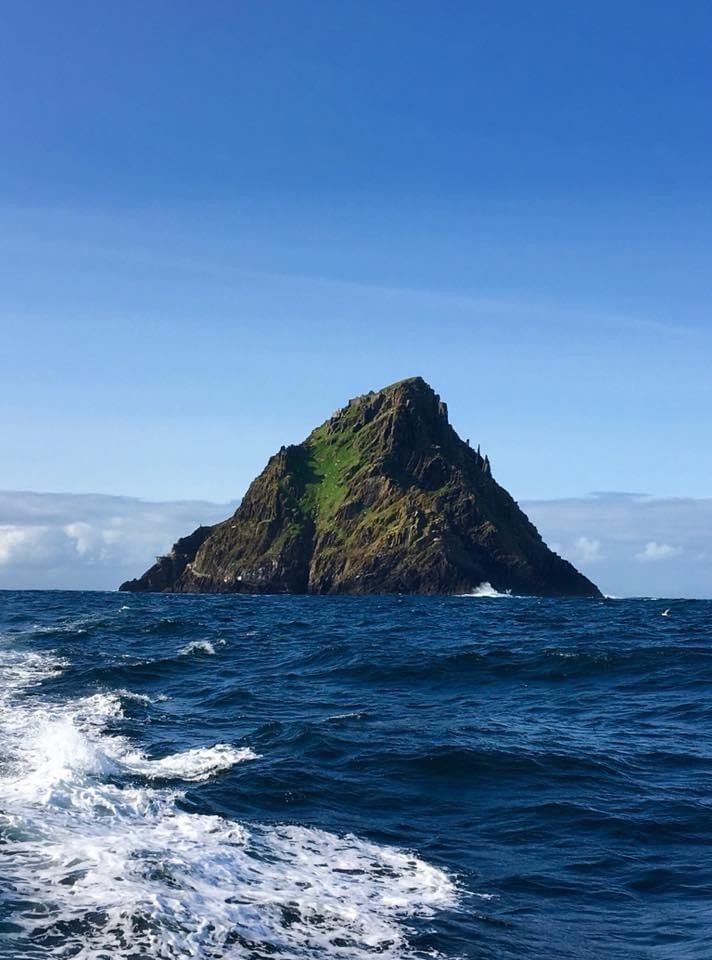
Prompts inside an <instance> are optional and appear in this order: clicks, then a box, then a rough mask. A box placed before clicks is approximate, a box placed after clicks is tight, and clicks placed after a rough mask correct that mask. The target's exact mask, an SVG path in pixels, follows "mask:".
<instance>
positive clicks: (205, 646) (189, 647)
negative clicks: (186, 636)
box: [178, 640, 225, 657]
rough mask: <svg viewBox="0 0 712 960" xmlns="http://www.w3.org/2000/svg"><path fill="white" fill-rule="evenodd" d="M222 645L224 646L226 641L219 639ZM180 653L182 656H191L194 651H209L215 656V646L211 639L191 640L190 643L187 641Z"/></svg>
mask: <svg viewBox="0 0 712 960" xmlns="http://www.w3.org/2000/svg"><path fill="white" fill-rule="evenodd" d="M217 642H218V644H219V645H220V646H222V645H223V644H224V643H225V641H224V640H218V641H217ZM178 653H179V654H180V655H181V656H182V657H187V656H190V655H191V654H193V653H207V654H208V656H210V657H214V656H215V646H214V645H213V644H212V643H211V642H210V640H191V641H190V643H186V645H185V646H184V647H181V648H180V650H179V651H178Z"/></svg>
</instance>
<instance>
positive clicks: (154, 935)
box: [0, 636, 457, 960]
mask: <svg viewBox="0 0 712 960" xmlns="http://www.w3.org/2000/svg"><path fill="white" fill-rule="evenodd" d="M13 639H14V638H12V637H10V636H6V637H5V638H3V639H2V640H0V669H1V670H2V676H3V689H2V692H1V693H0V734H1V736H2V743H3V748H2V749H3V754H2V762H1V764H0V790H1V793H2V800H1V802H0V832H1V833H2V838H3V840H4V843H5V846H4V849H3V873H4V875H5V881H4V884H3V887H4V892H3V893H2V895H1V896H2V899H3V901H4V903H3V907H4V912H5V916H6V917H7V919H8V921H9V923H8V926H7V927H6V929H9V930H10V933H9V936H7V949H8V950H9V951H10V954H11V955H18V954H22V955H24V956H32V955H36V956H40V955H41V956H53V957H61V958H64V957H73V958H74V957H76V958H80V960H103V958H105V957H107V956H111V957H116V958H122V960H129V958H134V957H136V956H138V955H150V956H152V957H154V958H158V960H175V958H178V957H184V956H192V957H198V958H210V960H216V958H221V957H228V956H230V957H233V956H234V957H240V956H254V955H257V954H259V955H262V954H263V952H264V953H265V954H266V953H270V954H272V953H274V954H276V955H285V956H289V957H307V956H308V957H311V958H319V957H342V958H349V960H351V958H352V960H359V958H361V957H366V956H371V955H372V954H373V953H378V954H379V955H380V956H382V957H386V958H388V957H391V958H394V960H395V958H396V957H397V958H407V957H411V956H415V954H414V953H413V952H412V950H411V948H410V947H409V943H408V921H409V920H411V919H414V918H415V917H427V916H431V915H433V914H434V912H435V911H436V910H438V909H445V908H449V907H453V906H455V905H456V903H457V890H456V887H455V884H454V883H453V881H452V880H451V879H450V878H449V877H448V876H447V875H446V874H445V873H444V872H443V871H441V870H439V869H437V868H435V867H433V866H431V865H430V864H428V863H426V862H424V861H423V860H421V859H419V858H418V857H416V856H413V855H411V854H410V853H408V852H405V851H402V850H398V849H394V848H390V847H387V846H381V845H377V844H373V843H369V842H366V841H364V840H362V839H359V838H357V837H355V836H352V835H346V836H338V835H336V834H333V833H329V832H326V831H324V830H319V829H314V828H309V827H304V826H299V825H294V824H283V825H273V824H272V825H260V824H250V825H245V824H242V823H237V822H235V821H231V820H227V819H224V818H221V817H218V816H213V815H208V814H200V813H195V812H191V811H188V810H187V809H185V808H184V807H183V806H182V804H181V802H182V799H183V797H184V791H183V789H182V788H181V784H182V783H183V782H189V783H190V782H200V781H204V780H207V779H209V778H211V777H214V776H217V775H219V774H220V773H221V772H224V771H226V770H228V769H229V768H231V767H233V766H234V765H235V764H238V763H245V762H254V761H256V760H258V759H259V758H258V755H257V754H256V753H254V752H253V751H252V750H251V749H250V748H249V747H239V748H238V747H234V746H232V745H230V744H224V743H218V744H214V745H212V746H206V747H198V748H193V749H190V750H186V751H183V752H180V753H175V754H171V755H169V756H165V757H162V758H160V759H152V758H150V757H148V756H146V755H145V754H144V753H142V752H141V751H140V750H139V749H137V748H136V747H135V745H134V744H132V743H131V741H130V740H129V739H127V738H126V737H123V736H120V735H117V734H115V733H113V732H112V730H111V728H112V725H113V726H115V725H116V724H117V722H118V721H120V720H121V718H122V717H123V706H122V704H123V702H124V701H130V700H131V699H135V697H136V694H133V693H132V692H131V691H127V690H116V691H103V692H99V693H95V694H93V695H91V696H86V697H82V698H79V699H73V700H70V701H65V702H57V701H54V700H51V699H49V698H47V697H46V696H45V695H44V693H43V686H42V685H43V681H46V680H48V679H50V678H54V677H57V676H58V675H60V674H61V672H62V671H63V669H64V668H65V667H66V665H67V664H66V661H63V660H61V659H60V658H58V657H56V656H53V655H51V654H42V653H37V652H34V651H31V650H28V649H24V648H23V644H22V643H20V644H19V645H18V644H15V645H14V646H13V645H12V640H13ZM146 706H147V708H150V704H146ZM159 784H160V785H159Z"/></svg>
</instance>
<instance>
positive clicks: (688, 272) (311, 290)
mask: <svg viewBox="0 0 712 960" xmlns="http://www.w3.org/2000/svg"><path fill="white" fill-rule="evenodd" d="M711 35H712V6H711V5H710V4H709V3H708V2H707V0H686V3H685V4H683V5H674V4H671V3H670V2H665V3H661V2H656V0H645V2H635V0H626V2H625V3H623V4H621V3H620V2H617V3H611V2H606V0H604V2H598V3H595V4H593V3H590V4H571V3H570V2H552V0H542V2H540V3H537V4H532V3H530V2H507V0H500V2H496V3H495V2H491V3H490V2H487V3H484V2H477V0H468V2H459V0H445V2H437V3H436V2H434V0H430V2H420V0H409V2H395V0H379V2H378V3H376V2H370V0H359V2H351V0H338V2H333V0H329V2H313V0H300V2H299V3H293V2H291V0H283V2H280V0H266V2H265V0H249V2H239V0H231V2H218V0H206V2H204V3H202V4H200V5H198V4H195V3H192V2H183V0H170V2H168V0H165V2H164V0H153V2H152V3H151V4H145V3H138V2H135V0H124V2H122V3H121V4H96V3H93V2H79V0H65V2H64V3H62V4H49V3H46V2H38V0H23V2H16V0H9V2H6V3H4V4H2V8H1V9H0V84H1V86H2V89H3V91H4V96H3V97H2V98H0V148H1V149H0V227H1V228H2V229H0V336H1V337H2V339H1V341H0V342H1V343H2V360H3V366H2V377H0V410H2V412H3V413H4V416H3V432H2V433H3V435H2V446H1V448H0V449H2V471H1V473H0V490H4V491H6V492H7V497H6V499H5V501H4V505H3V513H2V515H1V516H0V586H3V585H16V584H18V583H21V585H25V586H28V585H29V586H32V585H38V586H42V585H47V582H50V581H51V582H54V583H57V584H58V585H68V583H69V581H71V585H75V586H81V585H82V584H84V585H87V586H88V585H96V584H97V583H99V582H101V584H102V585H107V584H108V582H109V581H108V578H109V576H112V577H113V576H114V575H115V574H116V572H117V571H118V569H119V567H121V568H122V569H123V567H125V566H130V565H131V564H133V563H134V562H135V561H138V560H139V559H140V558H141V557H143V556H144V555H145V554H146V553H147V551H148V550H149V547H150V550H151V551H158V550H160V549H165V548H167V547H168V546H169V545H170V542H171V540H172V539H175V536H178V535H179V534H181V533H184V532H186V529H185V527H182V526H181V525H180V524H182V523H184V522H187V521H188V520H190V522H189V523H188V527H189V526H190V524H191V523H192V522H193V520H192V519H191V518H192V517H194V518H195V519H197V521H198V522H200V521H201V520H202V519H203V518H204V517H212V518H214V519H217V518H218V517H219V516H220V515H224V510H225V505H226V504H234V502H235V501H236V500H237V499H239V497H240V496H241V495H242V494H243V493H244V491H245V489H246V487H247V485H248V484H249V482H250V480H251V479H252V478H253V477H254V476H255V474H256V473H258V472H259V470H260V469H261V468H262V466H263V465H264V463H265V462H266V460H267V458H268V457H269V455H270V454H271V453H273V452H274V451H275V450H276V449H277V448H278V447H279V446H280V445H281V444H283V443H290V442H298V441H300V440H301V439H303V438H304V437H305V436H306V434H307V433H309V431H310V430H311V429H312V427H313V426H315V425H316V424H318V423H319V422H321V421H322V420H323V419H325V418H326V417H327V416H328V415H329V414H330V413H331V412H332V410H334V409H335V408H337V407H339V406H341V405H343V403H344V402H345V401H346V400H347V399H348V398H349V397H352V396H355V395H358V394H360V393H363V392H366V391H367V390H370V389H374V388H378V387H380V386H383V385H385V384H387V383H390V382H392V381H394V380H397V379H400V378H402V377H405V376H411V375H416V374H419V375H421V376H423V377H425V379H426V380H428V381H429V382H430V383H431V384H432V386H433V387H434V388H435V389H436V390H437V391H438V392H439V393H440V394H441V396H442V397H443V398H444V399H445V400H446V401H447V403H448V406H449V410H450V417H451V421H452V422H453V425H454V426H455V428H456V429H457V430H458V431H459V432H460V434H461V435H462V436H465V437H469V438H471V440H472V442H473V443H480V444H481V446H482V449H483V450H484V451H486V452H487V453H488V454H489V456H490V458H491V461H492V464H493V471H494V474H495V477H496V478H497V480H498V481H499V482H500V483H502V484H503V485H504V486H505V487H507V489H509V490H510V492H511V493H512V494H513V495H514V496H515V498H516V499H517V500H519V501H521V502H525V503H527V504H544V505H545V506H543V507H541V516H540V518H539V519H537V520H536V522H538V523H539V525H540V526H541V528H542V532H543V533H544V534H545V536H546V537H547V538H548V539H549V540H550V541H551V542H553V543H556V544H557V545H559V546H560V547H561V549H562V551H563V552H564V553H565V554H566V555H567V556H569V557H570V559H572V560H573V561H574V562H576V563H577V564H578V565H579V566H581V567H582V569H584V565H585V564H588V565H593V566H594V567H595V570H596V571H597V572H598V575H599V579H601V574H602V579H603V580H605V582H606V587H607V589H608V590H609V591H610V592H612V593H618V592H620V593H624V592H646V590H649V591H651V592H653V591H657V590H658V589H659V587H658V584H659V582H660V583H662V582H664V578H665V577H667V580H666V581H665V582H668V583H674V584H676V589H677V590H678V591H679V592H681V593H687V595H698V594H701V593H702V592H704V591H705V586H704V583H705V582H708V583H709V584H710V586H709V588H708V589H707V593H710V592H712V577H708V574H707V573H704V576H703V572H704V571H705V570H707V571H708V570H709V568H708V567H705V561H704V559H700V557H701V555H704V554H706V553H707V552H708V550H712V546H711V545H710V544H711V542H712V527H711V526H710V522H709V521H708V520H706V519H704V518H706V517H707V516H708V514H707V512H706V511H707V510H708V509H709V507H708V502H709V500H710V498H712V444H710V443H709V436H710V427H709V423H710V413H711V412H712V378H711V377H710V375H709V369H710V360H711V359H712V321H711V320H710V316H709V305H710V302H712V270H710V268H709V258H710V249H711V241H712V186H711V183H710V178H709V169H712V156H711V154H712V110H711V109H710V103H711V102H712V97H711V94H712V89H711V87H712V60H711V59H710V57H709V38H710V36H711ZM595 491H604V492H605V491H608V492H610V491H615V492H616V494H615V497H617V498H618V499H617V500H616V501H615V502H616V504H617V508H616V509H617V510H618V509H619V510H620V511H621V512H620V513H617V514H616V519H615V520H614V521H610V510H609V509H608V507H609V506H610V500H611V498H612V497H613V496H614V494H611V493H606V494H605V496H603V495H601V494H600V493H599V494H598V495H596V496H591V493H592V492H595ZM31 494H47V495H48V497H49V499H48V500H46V501H45V502H44V503H43V506H42V509H41V510H39V507H37V510H39V513H40V514H42V516H44V514H43V513H42V511H45V512H46V511H47V510H49V514H50V516H52V517H55V521H56V522H55V521H52V522H49V521H47V522H46V523H45V522H44V521H42V522H41V523H40V522H35V523H31V522H30V521H29V520H28V514H27V510H26V507H27V501H26V500H23V499H22V497H21V496H20V495H27V497H30V495H31ZM49 495H51V496H49ZM60 495H61V496H60ZM97 495H103V496H105V497H110V498H113V499H112V500H111V501H110V503H111V508H110V507H109V501H105V500H102V499H101V496H100V497H99V499H98V500H97ZM62 497H64V499H62ZM606 498H608V499H606ZM30 499H31V497H30ZM60 501H61V502H62V504H63V506H62V508H61V510H59V508H58V506H57V504H58V503H59V502H60ZM97 503H103V504H104V506H105V507H106V510H107V511H108V514H107V515H110V516H111V517H114V518H116V517H123V518H124V519H125V521H126V525H127V530H134V527H133V526H132V525H131V524H132V522H133V521H131V522H129V520H128V519H127V517H129V516H131V517H133V516H134V513H132V511H133V510H134V507H135V506H136V504H144V505H148V506H147V507H146V509H147V510H148V511H149V514H150V516H151V517H153V518H154V520H155V525H154V524H153V521H150V522H149V521H146V520H145V518H144V521H142V522H143V523H144V529H148V528H150V529H151V531H152V533H151V535H150V536H148V534H147V537H148V539H150V540H151V543H150V544H149V543H148V542H147V539H144V541H141V537H140V535H139V533H140V532H139V531H138V530H136V531H135V532H134V533H133V534H130V533H127V534H126V537H125V538H124V539H123V540H122V539H121V538H118V540H117V539H116V538H115V540H114V541H113V542H114V543H117V542H121V543H123V544H124V546H123V547H122V551H123V552H121V553H120V556H119V554H116V555H113V554H111V556H109V554H107V553H106V551H105V553H104V554H102V556H104V558H105V559H104V560H103V561H101V562H100V561H99V560H98V559H97V557H96V556H95V555H94V554H93V553H92V552H91V550H89V549H88V548H87V549H86V550H85V551H84V553H83V554H82V553H81V552H77V550H78V548H77V547H76V543H78V541H77V540H76V538H73V537H72V536H71V535H70V534H67V533H66V531H65V529H64V528H65V527H71V526H72V525H73V524H77V523H79V524H82V523H85V524H87V525H89V526H90V527H91V528H92V529H95V528H96V529H100V530H101V531H105V530H106V529H107V528H105V526H104V525H103V524H104V520H105V519H106V516H105V513H102V510H103V509H104V508H103V507H101V508H100V507H97ZM191 503H192V504H193V506H186V504H188V505H190V504H191ZM661 503H662V504H665V505H666V506H665V510H666V511H667V514H670V511H673V514H672V515H675V516H678V517H679V521H678V525H677V526H676V525H675V523H673V522H672V521H671V520H670V519H668V520H666V525H664V530H662V529H660V526H659V524H658V522H657V520H655V519H654V517H658V516H659V512H658V513H656V512H655V510H653V509H652V507H651V504H661ZM67 504H71V505H72V509H71V510H69V507H68V506H67ZM131 504H133V506H130V505H131ZM158 504H161V505H162V507H161V510H162V511H163V513H162V514H161V518H160V519H158V518H157V511H158V506H157V505H158ZM220 504H222V505H223V506H222V507H220V506H219V505H220ZM547 504H548V506H546V505H547ZM13 505H14V509H16V514H13V512H12V508H13ZM216 505H218V506H216ZM690 505H692V506H690ZM698 508H699V509H698ZM136 509H137V510H138V512H139V513H140V512H141V509H143V508H140V509H139V508H138V507H136ZM539 509H540V508H538V507H532V509H531V514H532V518H533V519H536V517H537V516H539ZM37 510H36V511H35V514H33V516H35V517H37V516H38V513H37ZM57 510H59V513H57ZM66 510H69V514H66V515H65V513H62V511H66ZM221 510H222V511H223V513H221V512H220V511H221ZM674 510H678V511H679V513H678V514H674ZM690 510H692V512H693V514H694V515H695V516H697V517H698V521H699V522H697V525H695V523H692V524H691V525H690V523H689V522H688V521H689V516H690V515H691V514H690ZM72 511H73V512H72ZM82 511H84V512H82ZM97 511H98V512H97ZM216 511H217V513H216ZM228 512H229V510H228ZM60 514H61V517H60ZM672 515H671V516H672ZM58 517H59V519H57V518H58ZM624 517H625V523H624V522H623V518H624ZM700 517H701V518H702V519H699V518H700ZM45 520H46V517H45ZM60 521H61V522H60ZM611 523H612V524H613V525H612V526H611ZM57 524H59V526H56V525H57ZM145 524H148V526H147V527H146V526H145ZM607 524H608V526H607ZM646 524H647V526H646ZM621 525H622V526H621ZM138 526H141V524H139V525H138ZM39 527H42V528H47V530H51V531H55V532H56V530H55V528H56V529H59V530H61V532H62V533H61V536H59V539H57V537H56V536H54V533H52V534H51V535H50V534H49V533H47V534H46V535H47V536H50V538H51V537H54V539H53V540H52V542H53V543H54V545H55V546H54V548H53V549H55V548H56V549H58V550H59V554H56V553H52V551H49V552H48V551H47V549H44V548H43V547H42V546H41V543H40V541H41V539H42V538H41V537H40V539H37V538H38V536H39V535H38V534H37V529H38V528H39ZM623 527H625V529H629V535H630V537H631V538H632V539H631V540H630V547H631V549H630V550H628V548H627V547H626V548H625V550H628V552H627V553H625V550H624V552H623V553H620V555H619V553H618V552H616V551H617V549H618V548H616V549H613V547H612V543H613V541H614V540H615V542H616V543H618V539H616V538H617V537H618V535H619V532H620V530H621V529H623ZM76 529H78V530H81V529H82V528H81V527H79V528H76ZM633 531H634V532H633ZM695 531H697V532H695ZM700 531H702V533H700ZM85 532H86V531H85ZM103 535H104V534H103V532H102V533H101V536H100V539H101V537H103ZM43 536H44V534H43ZM700 536H702V538H703V540H705V538H706V546H705V543H704V542H703V543H702V544H700V543H699V539H700ZM63 537H64V538H68V543H69V547H70V548H71V549H72V550H74V553H73V554H71V556H72V558H73V560H72V562H73V563H74V562H75V561H76V563H78V564H79V566H78V567H76V570H75V569H74V567H73V566H72V564H69V562H68V560H67V557H68V556H69V554H66V552H65V553H62V551H63V550H65V547H67V544H64V545H63V546H62V545H61V544H62V543H64V541H63V539H62V538H63ZM131 537H133V540H131ZM33 538H34V539H33ZM126 538H128V539H126ZM129 540H131V542H130V543H129ZM60 541H61V543H60ZM163 541H167V542H163ZM98 542H99V541H95V546H96V543H98ZM142 542H143V546H142V547H141V543H142ZM162 542H163V547H161V546H160V543H162ZM626 542H628V541H626ZM73 543H74V544H75V546H72V544H73ZM596 543H598V547H595V546H591V544H594V545H595V544H596ZM3 544H4V546H3ZM33 544H34V546H33ZM58 544H59V546H58ZM647 544H653V547H652V548H651V553H650V557H648V558H647V559H645V558H643V559H636V557H637V555H638V554H645V550H646V549H647ZM85 546H86V544H85ZM665 548H669V549H668V550H666V549H665ZM97 549H98V548H97ZM102 549H103V548H102ZM117 549H118V548H117ZM620 549H621V550H623V547H621V548H620ZM28 550H29V553H28ZM33 551H34V552H33ZM43 551H44V552H43ZM136 551H138V553H137V552H136ZM142 551H143V552H142ZM109 553H110V552H109ZM75 554H76V556H75ZM42 557H44V561H42ZM58 557H60V558H61V557H64V561H63V562H64V563H65V567H62V564H61V563H60V561H59V559H58ZM112 557H113V559H111V558H112ZM624 557H626V558H628V560H626V561H625V562H624V559H623V558H624ZM3 558H4V559H3ZM13 558H14V559H13ZM18 558H20V559H18ZM92 558H93V559H92ZM107 558H108V559H107ZM127 558H128V559H127ZM89 559H92V564H93V567H96V566H97V564H98V565H99V568H101V569H102V570H103V573H98V572H97V571H96V570H93V568H92V570H89V567H90V566H92V564H89V562H88V561H89ZM149 559H150V557H149ZM40 561H42V562H40ZM142 563H143V561H142V560H141V563H139V564H138V565H139V567H140V566H141V565H142ZM43 564H44V565H43ZM107 564H108V565H109V566H107ZM112 564H113V565H112ZM75 566H76V564H75ZM70 567H71V571H70ZM104 567H106V569H104ZM62 569H65V572H64V573H62V572H61V571H62ZM52 571H54V574H53V572H52ZM57 571H59V573H57ZM72 571H73V572H72ZM109 571H110V572H109ZM135 572H138V571H135ZM586 572H587V573H589V575H591V574H592V572H591V570H589V569H586ZM95 574H96V576H95ZM53 576H54V580H52V577H53ZM82 577H85V578H86V579H85V580H84V581H82ZM96 577H99V580H97V579H96ZM102 577H104V580H102V579H101V578H102ZM48 578H49V579H48ZM705 578H707V579H706V580H705Z"/></svg>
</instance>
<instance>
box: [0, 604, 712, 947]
mask: <svg viewBox="0 0 712 960" xmlns="http://www.w3.org/2000/svg"><path fill="white" fill-rule="evenodd" d="M666 608H669V613H668V615H666V616H663V615H662V614H663V611H664V610H665V609H666ZM0 670H1V682H0V716H1V721H0V957H2V958H12V960H19V958H23V960H24V958H39V957H62V958H64V957H77V958H83V960H113V958H119V960H121V958H136V957H150V958H159V960H175V958H183V957H186V958H187V957H194V958H201V960H202V958H210V960H218V958H228V957H239V958H243V957H244V958H252V960H267V958H269V960H276V958H289V960H297V958H314V960H320V958H327V957H329V958H331V957H335V958H348V960H360V958H366V957H381V958H399V960H405V958H416V957H423V958H425V957H428V958H435V957H441V958H457V957H459V958H492V960H494V958H497V960H500V958H510V957H511V958H517V960H523V958H537V960H588V958H591V960H592V958H596V960H599V958H621V960H627V958H631V960H633V958H650V960H663V958H675V960H687V958H690V960H691V958H700V960H702V958H704V960H707V958H710V957H712V602H705V601H655V600H608V601H576V600H539V599H524V598H516V597H496V596H492V597H488V596H480V597H450V598H433V597H416V598H413V597H366V598H355V597H353V598H349V597H334V598H316V597H248V596H155V595H125V594H110V593H107V594H102V593H61V592H57V593H12V592H5V593H0Z"/></svg>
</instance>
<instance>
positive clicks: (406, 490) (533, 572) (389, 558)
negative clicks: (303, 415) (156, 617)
mask: <svg viewBox="0 0 712 960" xmlns="http://www.w3.org/2000/svg"><path fill="white" fill-rule="evenodd" d="M485 581H488V582H489V583H491V584H492V586H493V587H495V588H496V589H497V590H501V591H504V590H511V591H512V592H514V593H525V594H533V595H540V596H558V595H561V596H584V597H597V596H600V593H599V591H598V588H597V587H596V586H595V585H594V584H593V583H591V581H590V580H588V579H587V578H586V577H584V576H583V575H582V574H580V573H579V572H578V571H577V570H576V569H575V568H574V567H573V566H572V565H571V564H570V563H568V562H567V561H566V560H563V559H562V558H561V557H559V556H558V555H557V554H555V553H553V552H552V551H551V550H549V548H548V547H547V546H546V544H545V543H544V542H543V540H542V539H541V537H540V536H539V534H538V532H537V530H536V528H535V527H534V526H533V525H532V524H531V523H530V522H529V520H528V519H527V517H526V516H525V515H524V513H523V512H522V511H521V510H520V509H519V507H518V506H517V504H516V503H515V501H514V500H513V499H512V498H511V496H510V495H509V494H508V493H507V491H506V490H504V489H503V488H502V487H500V486H499V484H498V483H496V481H495V480H494V479H493V477H492V472H491V468H490V464H489V460H488V459H487V457H483V456H482V455H481V454H480V452H479V450H473V449H472V448H471V447H470V445H469V443H468V442H465V441H463V440H461V439H460V438H459V437H458V435H457V434H456V433H455V431H454V430H453V428H452V427H451V426H450V424H449V422H448V416H447V408H446V406H445V404H444V403H443V402H442V401H441V400H440V398H439V397H438V396H437V394H435V393H434V392H433V390H432V389H431V388H430V387H429V386H428V384H426V383H425V381H424V380H422V379H421V378H420V377H414V378H412V379H409V380H402V381H400V382H399V383H395V384H393V385H391V386H389V387H386V388H384V389H383V390H379V391H378V392H373V393H369V394H366V395H365V396H362V397H357V398H356V399H355V400H351V401H350V402H349V403H348V404H347V406H346V407H344V408H343V409H342V410H339V411H338V412H337V413H335V414H334V415H333V416H332V417H331V418H330V419H329V420H327V421H326V422H325V423H323V424H322V425H321V426H320V427H317V428H316V430H314V431H313V432H312V433H311V434H310V435H309V436H308V437H307V439H306V440H305V441H304V442H303V443H301V444H298V445H296V446H290V447H282V449H281V450H280V451H279V453H277V454H276V455H275V456H273V457H272V458H271V459H270V461H269V463H268V464H267V466H266V468H265V469H264V471H263V472H262V473H261V474H260V475H259V477H257V479H256V480H254V481H253V483H252V484H251V485H250V487H249V489H248V491H247V493H246V494H245V497H244V499H243V500H242V503H241V504H240V506H239V507H238V509H237V510H236V512H235V513H234V515H233V516H232V517H230V518H229V519H227V520H225V521H224V522H223V523H219V524H217V525H216V526H214V527H211V528H210V527H201V528H199V529H198V530H196V531H195V533H193V534H192V535H191V536H190V537H185V538H183V539H182V540H179V541H178V543H177V544H176V545H175V547H174V548H173V550H172V552H171V553H170V554H169V555H168V556H167V557H163V558H159V560H158V561H157V563H156V564H155V565H154V566H153V567H151V569H150V570H148V571H147V572H146V573H145V574H144V575H143V576H142V577H140V578H139V579H138V580H131V581H128V582H127V583H124V584H123V585H122V586H121V589H122V590H135V591H156V590H158V591H173V592H242V593H319V594H325V593H391V592H394V593H395V592H402V593H466V592H469V591H471V590H472V589H473V588H475V587H476V586H477V585H479V584H480V583H483V582H485Z"/></svg>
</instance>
